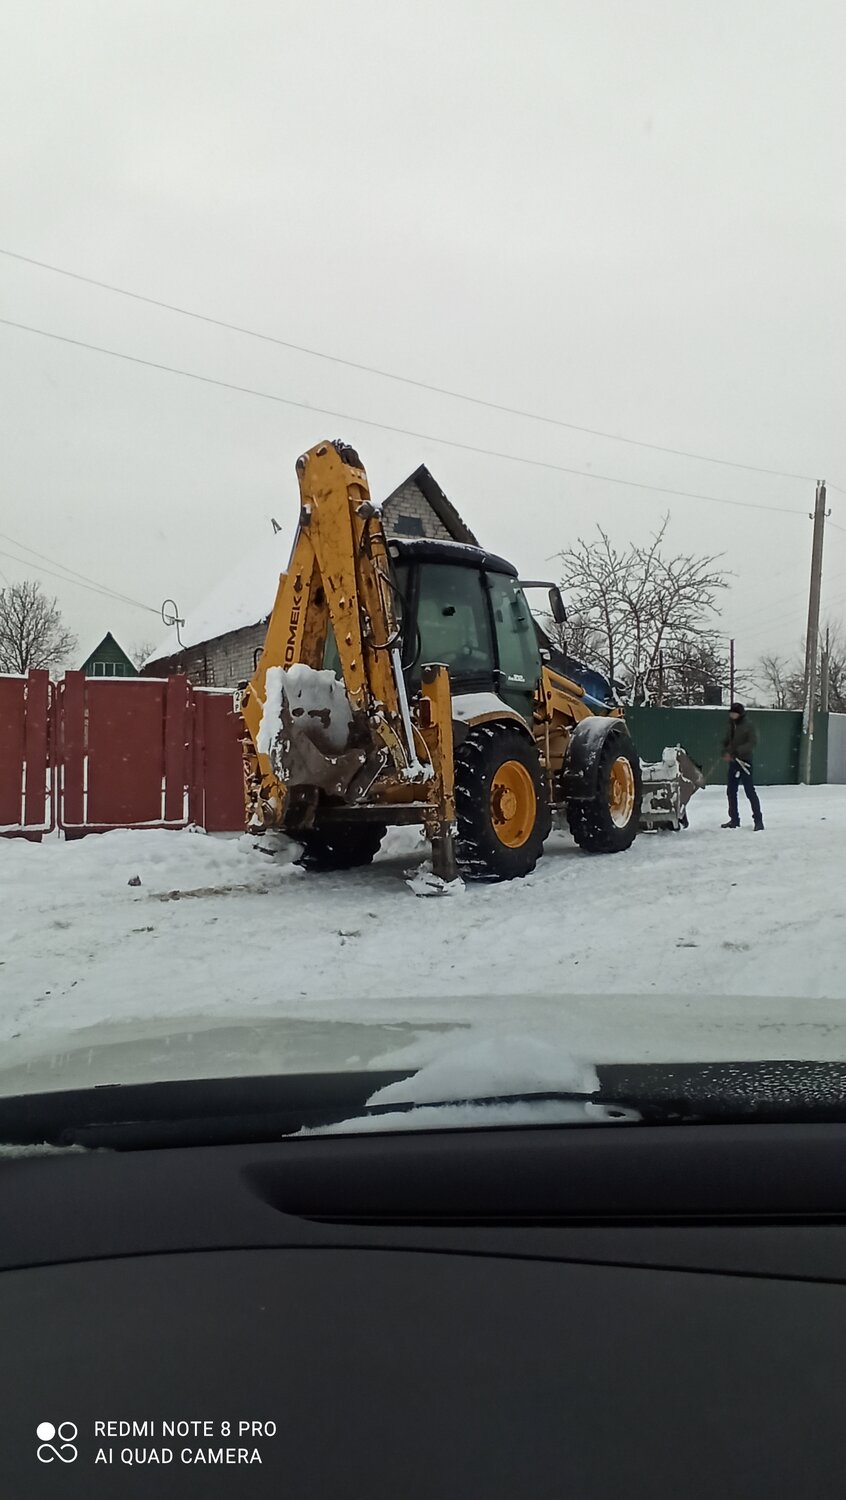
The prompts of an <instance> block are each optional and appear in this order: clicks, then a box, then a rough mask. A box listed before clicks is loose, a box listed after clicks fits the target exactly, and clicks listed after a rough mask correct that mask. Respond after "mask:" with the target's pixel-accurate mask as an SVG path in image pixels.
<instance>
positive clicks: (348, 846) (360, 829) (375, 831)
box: [291, 823, 387, 870]
mask: <svg viewBox="0 0 846 1500" xmlns="http://www.w3.org/2000/svg"><path fill="white" fill-rule="evenodd" d="M386 833H387V825H386V824H385V823H327V824H326V825H325V827H323V828H309V829H308V830H307V831H304V832H302V833H295V834H292V835H291V837H292V838H295V839H296V841H297V843H298V844H302V846H303V852H302V854H301V856H300V859H299V861H298V863H299V864H301V865H305V867H306V869H309V870H354V869H356V868H358V867H359V866H361V865H369V864H371V863H372V861H373V859H374V858H375V856H376V855H377V854H378V852H379V845H380V844H381V842H382V840H383V838H384V837H385V834H386Z"/></svg>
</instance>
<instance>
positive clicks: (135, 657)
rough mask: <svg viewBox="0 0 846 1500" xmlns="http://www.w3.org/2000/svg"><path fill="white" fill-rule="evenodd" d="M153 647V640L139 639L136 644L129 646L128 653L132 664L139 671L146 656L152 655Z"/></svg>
mask: <svg viewBox="0 0 846 1500" xmlns="http://www.w3.org/2000/svg"><path fill="white" fill-rule="evenodd" d="M155 649H156V643H155V641H139V642H138V644H137V645H135V646H132V647H131V648H130V652H129V655H130V657H131V658H132V662H133V665H134V666H136V667H137V668H138V670H139V672H140V671H141V668H142V667H143V665H144V663H145V661H146V660H147V657H148V656H152V654H153V652H154V651H155Z"/></svg>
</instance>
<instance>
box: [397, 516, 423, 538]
mask: <svg viewBox="0 0 846 1500" xmlns="http://www.w3.org/2000/svg"><path fill="white" fill-rule="evenodd" d="M396 531H397V533H398V534H399V535H400V536H425V534H426V533H425V532H424V530H423V522H422V521H421V519H420V517H419V516H397V524H396Z"/></svg>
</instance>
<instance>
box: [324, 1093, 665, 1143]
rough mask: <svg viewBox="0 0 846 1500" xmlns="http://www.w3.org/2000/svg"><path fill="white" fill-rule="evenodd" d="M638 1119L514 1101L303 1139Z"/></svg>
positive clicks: (369, 1120) (397, 1115) (402, 1113)
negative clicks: (403, 1131) (408, 1131)
mask: <svg viewBox="0 0 846 1500" xmlns="http://www.w3.org/2000/svg"><path fill="white" fill-rule="evenodd" d="M637 1119H638V1116H637V1114H636V1113H635V1111H634V1110H621V1109H617V1108H616V1107H615V1108H613V1109H607V1108H606V1107H605V1106H604V1105H602V1104H591V1103H590V1102H584V1101H581V1100H574V1101H573V1102H569V1101H568V1100H566V1099H560V1100H559V1099H541V1100H537V1101H535V1102H528V1101H526V1102H524V1101H522V1100H514V1101H512V1102H509V1103H503V1104H447V1105H442V1106H438V1105H436V1104H423V1105H421V1106H420V1107H419V1108H417V1107H415V1108H414V1109H396V1110H388V1111H387V1112H386V1113H384V1114H378V1115H355V1116H354V1117H353V1118H352V1119H350V1120H341V1121H340V1122H339V1123H338V1124H336V1125H325V1126H322V1127H320V1128H318V1129H312V1130H301V1131H299V1132H298V1136H300V1135H363V1134H365V1133H366V1134H377V1135H378V1134H381V1133H383V1132H384V1131H390V1132H391V1134H394V1133H395V1132H396V1131H397V1130H490V1129H493V1128H496V1127H500V1128H501V1127H508V1126H509V1125H510V1126H516V1125H619V1124H623V1123H628V1122H629V1121H635V1120H637Z"/></svg>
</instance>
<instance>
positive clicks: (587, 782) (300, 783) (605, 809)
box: [241, 442, 641, 881]
mask: <svg viewBox="0 0 846 1500" xmlns="http://www.w3.org/2000/svg"><path fill="white" fill-rule="evenodd" d="M297 475H298V479H299V487H300V518H299V524H298V527H297V532H296V537H295V540H294V545H293V549H292V553H291V560H290V563H289V566H288V570H287V572H286V573H284V574H283V575H282V577H281V578H280V580H279V589H278V593H277V596H276V603H275V605H274V609H273V613H272V615H271V617H270V621H269V624H268V630H267V638H266V641H265V645H264V651H263V653H262V655H261V658H260V660H259V662H258V665H257V667H256V671H255V674H254V676H253V678H252V681H251V682H250V683H249V684H248V686H247V688H246V689H245V691H244V694H243V697H242V700H241V711H242V714H243V719H244V725H245V735H244V758H245V778H246V793H247V826H248V827H249V828H250V829H252V830H256V831H259V830H267V829H271V828H276V829H281V830H284V831H285V832H286V833H288V834H290V835H291V837H292V838H294V839H296V840H298V841H299V843H300V844H301V845H302V847H303V851H304V855H303V858H304V861H305V862H306V863H307V864H311V865H314V866H318V867H323V868H327V867H328V868H335V869H338V868H342V869H344V868H351V867H352V866H355V865H364V864H367V863H369V861H370V860H371V859H372V858H373V856H374V854H375V853H376V851H377V850H378V848H379V844H380V842H381V840H382V838H383V836H384V834H385V831H386V829H387V827H388V826H389V825H391V824H414V823H417V824H420V825H422V827H423V828H424V830H425V832H426V835H427V837H428V838H429V839H430V841H431V844H432V851H433V854H432V864H433V872H434V874H435V875H437V876H439V877H440V878H441V879H442V880H444V881H451V880H453V879H455V878H456V875H462V876H464V877H465V878H470V879H482V880H509V879H513V878H514V877H516V876H523V875H527V874H528V873H529V871H530V870H532V869H533V868H534V866H535V864H536V862H537V860H538V858H539V856H540V855H541V853H542V852H543V845H544V840H545V839H546V837H547V834H548V833H549V831H550V827H551V823H552V816H553V812H555V811H557V810H561V811H562V812H563V813H565V814H566V818H567V822H568V824H569V828H570V831H571V833H572V835H573V837H574V839H575V840H576V842H577V844H579V845H580V846H581V848H583V849H585V850H588V851H590V852H591V853H614V852H616V851H619V850H623V849H627V848H628V847H629V845H630V844H631V843H632V841H633V840H634V838H635V836H636V834H637V832H638V827H639V823H640V816H641V768H640V762H639V759H638V756H637V752H636V750H635V748H634V745H633V744H632V741H631V739H630V737H629V734H628V731H627V729H626V725H625V722H624V719H623V716H622V711H621V710H620V709H619V708H618V707H617V706H616V705H615V704H614V702H613V693H612V692H611V690H610V688H609V687H608V685H607V684H604V686H605V687H606V688H608V691H607V692H606V693H604V694H603V693H602V684H603V679H602V678H598V677H592V676H591V674H587V676H586V677H585V678H584V680H582V681H579V680H577V678H576V677H575V676H570V675H568V671H569V670H570V666H571V665H572V666H573V667H574V668H575V664H571V663H570V662H569V658H567V657H566V656H565V655H564V654H563V653H561V652H560V651H557V650H556V648H555V647H554V646H553V644H552V643H551V641H549V640H548V638H547V637H546V636H545V634H544V632H543V631H542V630H541V628H540V626H539V625H538V624H537V622H536V621H535V620H534V618H533V616H532V614H531V612H530V610H529V607H528V604H527V602H526V597H525V594H524V591H523V587H524V586H522V585H521V584H520V582H519V581H518V576H517V572H516V569H515V568H513V567H512V566H511V564H510V563H508V562H505V561H504V560H503V559H502V558H500V557H496V556H494V555H493V554H491V553H489V552H486V551H483V550H482V549H481V548H477V547H470V546H465V545H462V544H458V543H455V542H442V541H428V540H423V539H420V540H418V539H416V538H415V539H413V540H405V539H402V540H400V539H391V540H390V541H389V540H388V539H387V537H386V535H385V531H384V529H383V526H382V520H381V516H380V512H379V509H378V507H377V506H376V505H374V504H373V502H372V501H371V498H370V493H369V489H368V484H367V476H366V475H365V472H364V469H363V467H362V464H361V461H360V459H359V457H358V454H357V453H356V452H355V451H354V450H353V449H352V448H350V447H348V446H347V445H346V444H344V443H342V442H334V443H333V442H325V443H320V444H319V445H318V446H317V447H315V448H312V449H310V451H309V452H308V453H305V454H304V455H303V456H302V457H301V458H300V459H298V461H297ZM526 587H528V585H526ZM543 587H547V585H543ZM549 597H550V608H551V611H552V614H553V616H554V618H556V619H557V620H559V621H563V619H564V608H563V604H562V601H561V596H560V594H559V592H558V590H557V588H555V587H554V586H550V596H549ZM597 683H598V684H599V685H600V689H599V691H597Z"/></svg>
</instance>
